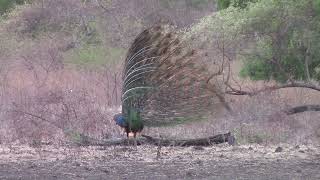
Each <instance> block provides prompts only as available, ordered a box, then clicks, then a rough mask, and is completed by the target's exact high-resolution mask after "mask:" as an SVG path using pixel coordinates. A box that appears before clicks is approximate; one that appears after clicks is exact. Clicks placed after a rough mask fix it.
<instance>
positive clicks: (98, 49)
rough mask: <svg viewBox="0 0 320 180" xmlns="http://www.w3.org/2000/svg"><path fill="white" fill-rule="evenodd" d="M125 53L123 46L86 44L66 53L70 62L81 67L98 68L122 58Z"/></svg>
mask: <svg viewBox="0 0 320 180" xmlns="http://www.w3.org/2000/svg"><path fill="white" fill-rule="evenodd" d="M124 53H125V51H124V49H121V48H111V47H110V48H106V47H105V46H93V45H86V46H84V47H82V48H78V49H73V50H72V51H70V52H69V53H67V54H66V56H65V59H66V61H67V62H68V63H71V64H75V65H78V66H81V67H89V68H90V67H91V68H97V67H100V66H103V65H106V64H112V63H114V62H116V61H117V60H119V59H121V56H122V55H123V54H124Z"/></svg>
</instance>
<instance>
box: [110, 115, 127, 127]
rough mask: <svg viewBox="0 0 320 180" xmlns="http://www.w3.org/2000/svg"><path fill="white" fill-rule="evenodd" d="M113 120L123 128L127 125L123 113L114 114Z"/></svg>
mask: <svg viewBox="0 0 320 180" xmlns="http://www.w3.org/2000/svg"><path fill="white" fill-rule="evenodd" d="M113 120H114V121H115V122H116V124H117V125H118V126H120V127H122V128H126V127H127V123H126V120H125V119H124V117H123V115H122V114H121V113H119V114H116V115H114V117H113Z"/></svg>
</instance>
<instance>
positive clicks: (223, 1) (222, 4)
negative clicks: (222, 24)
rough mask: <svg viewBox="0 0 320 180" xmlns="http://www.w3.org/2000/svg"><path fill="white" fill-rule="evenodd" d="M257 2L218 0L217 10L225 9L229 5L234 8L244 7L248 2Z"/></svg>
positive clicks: (248, 0) (250, 0)
mask: <svg viewBox="0 0 320 180" xmlns="http://www.w3.org/2000/svg"><path fill="white" fill-rule="evenodd" d="M252 2H257V0H218V2H217V4H218V10H222V9H226V8H228V7H230V6H233V7H236V8H241V9H243V8H246V7H247V6H248V5H249V3H252Z"/></svg>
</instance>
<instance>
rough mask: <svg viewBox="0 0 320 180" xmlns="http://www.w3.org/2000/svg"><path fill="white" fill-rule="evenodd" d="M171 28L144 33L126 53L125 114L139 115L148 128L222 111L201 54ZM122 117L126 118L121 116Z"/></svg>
mask: <svg viewBox="0 0 320 180" xmlns="http://www.w3.org/2000/svg"><path fill="white" fill-rule="evenodd" d="M180 37H181V35H179V33H177V32H175V31H174V29H173V27H170V26H155V27H151V28H149V29H147V30H145V31H143V32H142V33H141V34H140V35H138V37H137V38H136V39H135V40H134V42H133V44H132V46H131V48H130V49H129V51H128V54H127V58H126V60H125V68H124V72H123V82H124V83H123V89H122V91H123V96H122V102H123V108H124V109H125V108H135V109H139V110H141V116H142V121H143V122H144V124H145V125H149V126H162V125H169V124H177V123H182V122H185V121H189V120H193V119H194V120H195V119H199V118H201V117H205V116H206V115H207V114H208V113H210V112H211V111H214V109H216V108H217V107H218V106H221V105H223V106H225V107H226V108H227V109H228V106H227V105H226V102H225V99H224V94H223V91H222V89H221V87H220V86H218V85H217V84H215V82H217V81H216V79H214V77H215V76H214V75H213V74H214V73H213V72H210V71H209V70H208V69H207V68H206V65H207V64H206V63H204V62H202V60H201V59H202V58H201V57H202V56H203V53H202V52H198V51H196V50H194V49H190V48H189V47H188V45H187V43H186V42H185V41H183V40H181V38H180ZM123 112H125V111H124V110H123Z"/></svg>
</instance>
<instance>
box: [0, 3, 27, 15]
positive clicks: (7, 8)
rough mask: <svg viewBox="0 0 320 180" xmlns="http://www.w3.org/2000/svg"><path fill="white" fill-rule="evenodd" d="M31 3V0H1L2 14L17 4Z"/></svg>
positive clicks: (0, 13) (0, 12)
mask: <svg viewBox="0 0 320 180" xmlns="http://www.w3.org/2000/svg"><path fill="white" fill-rule="evenodd" d="M25 3H31V0H0V15H3V14H5V13H7V12H9V11H10V10H11V9H12V8H13V7H14V6H15V5H16V4H18V5H22V4H25Z"/></svg>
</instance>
